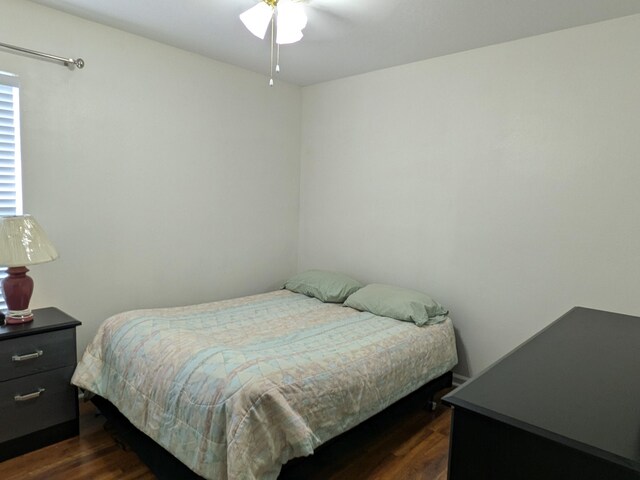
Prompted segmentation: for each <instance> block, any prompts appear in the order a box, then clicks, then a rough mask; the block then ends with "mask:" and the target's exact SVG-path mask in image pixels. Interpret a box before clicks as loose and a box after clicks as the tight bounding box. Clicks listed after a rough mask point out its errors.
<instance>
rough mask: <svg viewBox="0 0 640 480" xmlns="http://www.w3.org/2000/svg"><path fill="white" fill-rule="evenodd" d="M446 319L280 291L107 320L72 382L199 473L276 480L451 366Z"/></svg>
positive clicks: (452, 348)
mask: <svg viewBox="0 0 640 480" xmlns="http://www.w3.org/2000/svg"><path fill="white" fill-rule="evenodd" d="M456 362H457V357H456V350H455V341H454V333H453V326H452V323H451V320H450V319H449V318H446V319H445V321H443V322H441V323H438V324H435V325H429V326H425V327H417V326H416V325H414V324H412V323H407V322H401V321H398V320H393V319H390V318H385V317H378V316H375V315H372V314H370V313H366V312H358V311H357V310H353V309H351V308H348V307H343V306H342V305H337V304H330V303H322V302H320V301H318V300H316V299H314V298H310V297H306V296H304V295H300V294H295V293H292V292H289V291H287V290H280V291H276V292H270V293H265V294H260V295H253V296H249V297H244V298H238V299H234V300H225V301H221V302H215V303H209V304H203V305H194V306H188V307H178V308H167V309H151V310H137V311H132V312H126V313H122V314H119V315H116V316H114V317H111V318H110V319H108V320H107V321H105V322H104V323H103V324H102V325H101V327H100V329H99V331H98V333H97V334H96V337H95V338H94V340H93V342H92V343H91V344H90V345H89V346H88V347H87V350H86V352H85V353H84V356H83V358H82V360H81V361H80V363H79V364H78V367H77V369H76V371H75V374H74V376H73V379H72V383H74V384H75V385H77V386H78V387H81V388H83V389H86V390H89V391H91V392H94V393H96V394H98V395H100V396H102V397H104V398H106V399H107V400H109V401H110V402H111V403H113V404H114V405H115V406H116V407H117V408H118V409H119V410H120V412H122V413H123V414H124V415H125V416H126V417H127V418H128V419H129V420H130V421H131V422H132V423H133V424H134V425H135V426H136V427H137V428H138V429H139V430H141V431H143V432H144V433H146V434H147V435H149V436H150V437H151V438H152V439H154V440H155V441H156V442H157V443H158V444H160V445H161V446H163V447H164V448H165V449H167V450H168V451H170V452H171V453H172V454H173V455H174V456H176V457H177V458H178V459H179V460H181V461H182V462H183V463H184V464H186V465H187V466H188V467H189V468H191V469H192V470H194V471H195V472H196V473H198V474H200V475H202V476H203V477H206V478H209V479H221V480H224V479H242V480H244V479H275V478H276V477H277V476H278V473H279V472H280V468H281V465H282V464H284V463H285V462H287V460H289V459H291V458H294V457H299V456H305V455H310V454H311V453H313V451H314V448H316V447H317V446H318V445H320V444H321V443H323V442H325V441H327V440H328V439H330V438H332V437H334V436H336V435H338V434H340V433H342V432H344V431H346V430H348V429H349V428H351V427H353V426H355V425H356V424H358V423H360V422H362V421H363V420H365V419H367V418H368V417H370V416H372V415H374V414H375V413H377V412H379V411H380V410H382V409H384V408H385V407H387V406H388V405H390V404H391V403H393V402H394V401H396V400H398V399H399V398H401V397H403V396H405V395H407V394H409V393H410V392H412V391H413V390H415V389H417V388H418V387H420V386H421V385H423V384H424V383H426V382H428V381H429V380H431V379H433V378H435V377H438V376H440V375H441V374H443V373H445V372H447V371H448V370H450V369H451V368H452V367H453V366H454V365H455V364H456Z"/></svg>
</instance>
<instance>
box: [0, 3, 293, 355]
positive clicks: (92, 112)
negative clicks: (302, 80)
mask: <svg viewBox="0 0 640 480" xmlns="http://www.w3.org/2000/svg"><path fill="white" fill-rule="evenodd" d="M0 32H2V33H1V35H0V36H1V39H0V41H2V42H6V43H11V44H15V45H20V46H24V47H27V48H31V49H34V50H40V51H44V52H49V53H53V54H58V55H64V56H67V55H68V56H73V57H76V56H80V57H83V58H84V60H85V61H86V63H87V65H86V67H85V69H84V70H77V71H69V70H68V69H66V68H64V67H62V66H59V65H57V64H54V63H49V62H46V61H42V60H37V59H33V58H27V57H25V56H19V55H14V54H11V53H8V52H6V51H4V50H2V49H0V70H3V71H8V72H12V73H15V74H18V75H19V76H20V79H21V87H22V88H21V101H22V154H23V170H24V171H23V174H24V181H23V183H24V207H25V213H31V214H33V215H34V216H35V217H36V219H38V221H39V222H40V224H42V226H43V227H44V228H45V230H46V231H47V233H48V235H49V237H50V238H51V240H52V242H53V243H54V244H55V245H56V247H57V248H58V250H59V253H60V259H59V260H57V261H55V262H53V263H49V264H45V265H38V266H34V267H33V268H32V269H31V274H32V276H33V278H34V280H35V283H36V287H35V292H34V297H33V300H32V306H33V307H40V306H47V305H55V306H58V307H59V308H61V309H63V310H65V311H67V312H68V313H70V314H72V315H74V316H76V317H77V318H78V319H79V320H81V321H82V322H83V326H82V327H81V328H80V329H79V331H78V333H79V342H78V343H79V349H80V351H82V350H83V349H84V346H85V344H86V343H87V342H88V340H89V339H90V338H91V337H92V336H93V334H94V333H95V331H96V329H97V326H98V325H99V323H100V322H102V321H103V320H104V319H105V318H106V317H107V316H109V315H111V314H113V313H116V312H119V311H123V310H127V309H132V308H141V307H149V306H165V305H181V304H188V303H197V302H204V301H213V300H217V299H221V298H229V297H233V296H239V295H244V294H249V293H254V292H259V291H266V290H269V289H274V288H277V287H279V286H280V285H281V282H283V280H284V279H286V278H287V277H288V276H289V275H291V274H292V273H293V272H294V271H295V268H296V263H297V250H296V249H297V234H298V188H299V151H300V146H299V145H300V144H299V142H300V101H301V97H300V95H301V93H300V88H299V87H295V86H291V85H287V84H284V83H281V82H280V83H278V85H277V86H276V87H274V88H272V89H270V88H268V86H267V79H266V78H265V77H263V76H260V75H257V74H254V73H250V72H247V71H244V70H241V69H239V68H235V67H232V66H229V65H226V64H223V63H219V62H215V61H213V60H210V59H206V58H204V57H200V56H198V55H194V54H190V53H187V52H184V51H181V50H178V49H175V48H171V47H168V46H164V45H161V44H159V43H155V42H152V41H149V40H146V39H143V38H140V37H136V36H134V35H129V34H126V33H123V32H121V31H118V30H115V29H111V28H107V27H104V26H101V25H98V24H95V23H91V22H88V21H85V20H82V19H79V18H76V17H73V16H70V15H66V14H63V13H60V12H57V11H54V10H50V9H48V8H45V7H42V6H39V5H35V4H32V3H30V2H25V1H24V0H2V14H1V15H0ZM36 321H37V319H36Z"/></svg>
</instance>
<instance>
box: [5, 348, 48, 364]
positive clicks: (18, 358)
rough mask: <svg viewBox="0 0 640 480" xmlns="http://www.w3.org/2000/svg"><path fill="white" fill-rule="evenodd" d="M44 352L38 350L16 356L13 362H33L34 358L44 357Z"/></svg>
mask: <svg viewBox="0 0 640 480" xmlns="http://www.w3.org/2000/svg"><path fill="white" fill-rule="evenodd" d="M43 353H44V352H43V351H42V350H36V351H35V352H33V353H27V354H26V355H14V356H13V357H11V360H13V361H14V362H24V361H25V360H33V359H34V358H38V357H41V356H42V355H43Z"/></svg>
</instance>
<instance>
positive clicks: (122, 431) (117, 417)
mask: <svg viewBox="0 0 640 480" xmlns="http://www.w3.org/2000/svg"><path fill="white" fill-rule="evenodd" d="M452 380H453V374H452V373H451V372H447V373H445V374H444V375H441V376H440V377H437V378H435V379H433V380H431V381H430V382H429V383H427V384H425V385H423V386H422V387H420V388H419V389H418V390H417V391H416V392H414V394H418V395H421V396H424V398H426V405H425V408H428V409H430V410H433V409H434V408H435V402H434V399H435V395H436V393H437V392H439V391H440V390H442V389H445V388H449V387H451V385H452ZM91 401H92V402H93V403H94V405H95V406H96V407H97V408H98V410H99V411H100V413H102V414H103V415H104V416H105V418H106V419H107V421H108V425H109V426H110V427H109V429H110V430H111V433H112V434H113V436H114V438H115V440H116V442H117V443H119V444H120V445H121V446H122V447H123V448H125V449H131V450H133V451H134V452H135V453H136V454H137V455H138V457H140V460H142V462H144V463H145V464H146V465H147V467H149V470H151V471H152V472H153V474H154V475H155V476H156V477H158V479H159V480H175V479H176V478H179V479H181V480H199V479H203V477H201V476H199V475H197V474H196V473H195V472H193V471H192V470H191V469H189V468H188V467H187V466H186V465H185V464H183V463H182V462H181V461H180V460H178V459H177V458H176V457H174V456H173V455H172V454H171V453H169V452H168V451H167V450H165V449H164V448H162V447H161V446H160V445H158V444H157V443H156V442H155V441H153V440H152V439H151V438H150V437H148V436H147V435H145V434H144V433H142V432H141V431H140V430H138V429H137V428H136V427H134V426H133V424H132V423H131V422H130V421H129V420H127V418H126V417H125V416H124V415H122V413H120V411H119V410H118V409H117V408H116V407H115V406H114V405H113V404H112V403H111V402H109V401H108V400H105V399H104V398H102V397H100V396H98V395H94V396H93V397H92V398H91ZM367 421H368V420H367ZM331 442H333V439H332V440H329V441H328V442H327V443H325V444H324V445H321V446H320V447H318V448H319V449H322V448H323V447H324V446H325V445H328V444H330V443H331ZM298 460H300V459H298Z"/></svg>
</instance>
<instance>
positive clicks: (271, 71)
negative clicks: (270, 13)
mask: <svg viewBox="0 0 640 480" xmlns="http://www.w3.org/2000/svg"><path fill="white" fill-rule="evenodd" d="M274 43H275V37H274V35H273V17H271V65H270V67H269V74H270V75H271V78H270V79H269V86H270V87H273V44H274Z"/></svg>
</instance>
